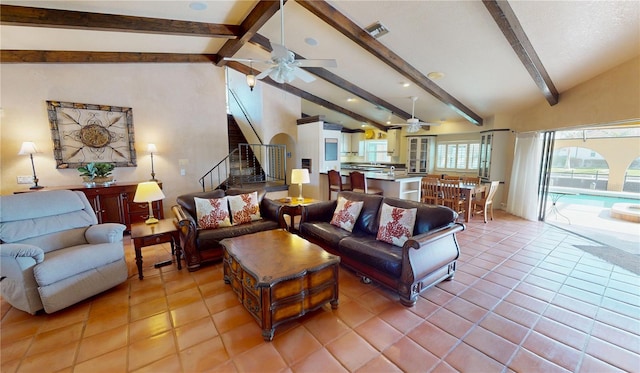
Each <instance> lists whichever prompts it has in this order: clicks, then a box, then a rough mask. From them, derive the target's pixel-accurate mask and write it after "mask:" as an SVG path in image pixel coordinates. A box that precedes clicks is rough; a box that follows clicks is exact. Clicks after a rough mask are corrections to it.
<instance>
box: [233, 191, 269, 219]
mask: <svg viewBox="0 0 640 373" xmlns="http://www.w3.org/2000/svg"><path fill="white" fill-rule="evenodd" d="M227 198H229V206H230V207H231V221H232V222H233V225H239V224H244V223H250V222H252V221H254V220H260V219H262V217H261V216H260V206H258V192H253V193H248V194H239V195H237V196H227Z"/></svg>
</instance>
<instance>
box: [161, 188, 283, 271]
mask: <svg viewBox="0 0 640 373" xmlns="http://www.w3.org/2000/svg"><path fill="white" fill-rule="evenodd" d="M254 191H256V190H246V189H238V188H231V189H228V190H227V191H226V193H225V191H224V190H220V189H218V190H214V191H209V192H197V193H189V194H183V195H181V196H178V198H176V202H177V203H178V204H177V205H175V206H173V207H171V210H172V211H173V214H174V216H175V217H176V219H177V220H178V226H179V229H180V244H181V246H182V251H183V252H184V257H185V262H186V265H187V268H188V269H189V271H196V270H198V269H200V266H201V265H202V264H203V263H206V262H212V261H217V260H220V259H222V257H223V254H224V251H223V248H222V246H221V245H220V241H221V240H223V239H225V238H230V237H237V236H242V235H245V234H250V233H256V232H261V231H266V230H270V229H276V228H282V226H281V224H280V223H279V220H278V218H279V213H280V208H281V205H280V204H277V203H275V202H273V201H272V200H270V199H268V198H264V196H265V194H266V191H265V190H258V191H257V192H258V201H259V203H260V215H261V217H262V219H261V220H257V221H252V222H250V223H245V224H241V225H234V226H231V227H223V228H216V229H199V228H198V227H197V224H196V207H195V202H194V199H193V198H194V197H198V198H208V199H209V198H221V197H224V196H225V195H239V194H243V193H251V192H254Z"/></svg>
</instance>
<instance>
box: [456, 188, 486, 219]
mask: <svg viewBox="0 0 640 373" xmlns="http://www.w3.org/2000/svg"><path fill="white" fill-rule="evenodd" d="M486 191H487V186H486V185H485V184H465V183H460V193H461V194H462V198H463V199H464V204H465V206H464V221H465V222H468V221H470V220H471V212H472V211H471V207H472V205H473V201H472V200H473V197H478V198H482V197H483V196H484V193H486Z"/></svg>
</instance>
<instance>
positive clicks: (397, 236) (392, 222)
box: [376, 203, 418, 247]
mask: <svg viewBox="0 0 640 373" xmlns="http://www.w3.org/2000/svg"><path fill="white" fill-rule="evenodd" d="M417 212H418V209H416V208H413V209H403V208H400V207H394V206H389V205H387V204H386V203H383V204H382V208H381V211H380V226H379V227H378V235H377V236H376V240H378V241H384V242H388V243H390V244H393V245H396V246H400V247H402V245H404V243H405V242H406V241H407V240H408V239H409V238H410V237H411V236H412V235H413V226H414V225H415V223H416V214H417Z"/></svg>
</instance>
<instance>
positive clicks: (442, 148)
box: [436, 141, 480, 172]
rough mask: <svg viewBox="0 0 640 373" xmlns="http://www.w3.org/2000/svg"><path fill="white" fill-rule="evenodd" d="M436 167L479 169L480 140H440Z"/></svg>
mask: <svg viewBox="0 0 640 373" xmlns="http://www.w3.org/2000/svg"><path fill="white" fill-rule="evenodd" d="M436 149H437V154H436V169H438V170H442V171H463V172H468V171H477V170H478V160H479V158H480V142H477V141H447V142H438V144H437V146H436Z"/></svg>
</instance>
